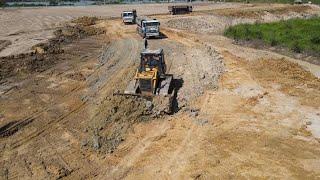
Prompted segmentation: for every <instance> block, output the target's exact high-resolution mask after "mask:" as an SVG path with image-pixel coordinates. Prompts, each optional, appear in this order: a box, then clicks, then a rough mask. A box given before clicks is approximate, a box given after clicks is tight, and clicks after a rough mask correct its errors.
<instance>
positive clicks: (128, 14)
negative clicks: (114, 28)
mask: <svg viewBox="0 0 320 180" xmlns="http://www.w3.org/2000/svg"><path fill="white" fill-rule="evenodd" d="M121 17H122V21H123V23H135V22H136V17H137V12H136V10H132V11H123V12H122V14H121Z"/></svg>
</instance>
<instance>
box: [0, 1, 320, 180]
mask: <svg viewBox="0 0 320 180" xmlns="http://www.w3.org/2000/svg"><path fill="white" fill-rule="evenodd" d="M254 8H257V7H254ZM262 8H265V6H264V7H262ZM258 9H259V8H258ZM202 13H205V12H202ZM207 13H208V14H207V16H212V13H211V12H207ZM194 15H197V14H191V15H190V16H194ZM202 15H203V14H202ZM157 17H158V18H159V19H160V20H161V21H168V20H170V18H173V19H176V18H177V17H172V16H166V15H159V16H157ZM179 17H181V18H188V17H189V15H183V16H178V18H179ZM163 25H164V26H163V27H162V32H163V33H164V34H165V35H166V36H167V38H164V39H154V40H150V41H149V43H150V48H159V47H161V48H164V51H165V56H166V61H167V64H168V65H169V72H170V73H172V74H174V75H175V77H176V78H177V79H180V80H182V81H181V82H183V83H181V84H180V85H181V88H180V89H179V91H178V94H177V99H178V105H179V107H181V110H180V111H178V112H177V113H175V114H173V115H167V116H164V117H160V118H152V117H149V116H146V117H144V118H142V120H141V117H139V114H137V113H139V112H140V110H141V107H142V106H144V105H143V104H141V103H140V104H139V103H137V102H138V100H136V99H130V98H120V97H114V96H112V93H113V92H115V91H116V90H121V91H122V90H124V88H125V87H126V85H127V84H128V82H129V81H130V80H131V79H132V77H133V75H134V72H135V68H136V66H137V65H138V62H139V51H140V50H141V48H142V41H141V37H139V36H138V35H137V34H136V32H135V26H134V25H131V26H130V25H129V26H125V25H123V24H122V23H121V20H119V19H113V20H101V21H99V23H98V24H97V26H98V27H101V28H104V29H105V30H106V34H104V35H99V36H95V37H89V38H86V39H82V40H78V41H75V42H73V43H71V44H69V45H67V46H65V47H64V50H65V51H64V53H63V54H62V56H61V57H60V59H59V61H57V64H55V65H54V66H53V67H50V68H48V69H47V70H45V71H43V72H34V73H30V74H18V75H17V76H15V77H10V78H7V79H5V80H4V82H5V83H2V84H1V86H4V85H6V86H10V85H11V86H12V87H13V88H11V89H10V90H9V91H6V92H1V93H2V94H1V97H0V98H1V99H0V100H1V103H0V110H1V111H0V127H1V128H0V133H1V136H0V145H1V146H0V150H1V151H0V168H1V169H0V170H1V172H0V175H1V177H2V178H3V179H6V178H7V179H56V178H65V179H151V178H155V179H215V178H217V179H257V178H261V179H319V178H320V147H319V141H320V140H319V138H320V132H319V126H320V114H319V112H320V104H319V102H320V100H319V99H320V81H319V79H318V78H316V77H315V76H314V75H312V74H311V73H310V72H308V71H305V70H304V69H303V68H301V67H300V66H299V65H296V64H292V61H294V62H300V61H299V60H298V59H293V58H289V57H286V56H283V55H280V54H277V53H274V52H270V51H267V50H257V49H253V48H248V47H241V46H238V45H235V44H232V40H230V39H227V38H225V37H223V36H221V35H219V34H218V33H213V34H211V36H207V34H206V33H201V32H195V31H192V29H189V30H181V29H176V28H172V27H168V26H167V24H163ZM306 67H310V66H306ZM312 67H314V68H315V69H314V71H312V72H313V73H314V74H316V73H317V72H318V71H317V69H318V68H319V66H312ZM140 106H141V107H140ZM195 112H196V113H195ZM123 122H125V123H123ZM128 126H129V127H128ZM92 127H94V128H93V129H94V130H96V131H97V132H95V135H94V136H93V137H92V132H91V128H92ZM124 130H126V131H124ZM110 132H114V133H117V132H119V133H120V135H119V134H118V135H119V136H115V137H119V138H120V139H119V140H120V141H121V143H120V144H119V146H118V147H115V148H113V147H112V148H111V149H110V148H108V147H109V146H114V145H115V143H114V140H117V139H114V138H113V137H114V134H112V133H111V134H110ZM121 133H122V134H121ZM116 135H117V134H116ZM96 136H98V137H101V138H106V139H103V141H101V143H104V142H105V143H106V144H101V147H100V148H92V147H91V145H90V143H89V144H88V145H87V144H86V142H87V141H86V140H89V141H90V142H91V141H92V139H95V137H96Z"/></svg>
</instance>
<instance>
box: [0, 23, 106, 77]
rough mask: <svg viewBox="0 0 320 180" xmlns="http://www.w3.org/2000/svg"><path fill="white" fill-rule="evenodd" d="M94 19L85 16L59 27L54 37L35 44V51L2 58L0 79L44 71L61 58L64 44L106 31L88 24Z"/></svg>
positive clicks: (0, 59)
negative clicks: (74, 22)
mask: <svg viewBox="0 0 320 180" xmlns="http://www.w3.org/2000/svg"><path fill="white" fill-rule="evenodd" d="M94 19H95V18H85V17H83V18H80V20H78V19H76V20H75V21H76V22H78V24H75V25H73V26H71V25H67V26H65V27H62V28H59V29H58V30H56V31H55V32H54V35H55V37H54V38H52V39H50V40H49V41H48V42H47V43H41V44H38V45H36V46H34V47H33V50H34V52H31V53H26V54H18V55H15V56H8V57H2V58H0V69H1V70H0V80H2V79H4V78H7V77H10V76H14V75H18V74H26V73H30V72H42V71H44V70H46V69H48V68H50V67H51V66H52V65H53V64H55V63H56V62H57V61H58V60H59V54H61V53H63V52H64V50H63V46H64V45H66V44H68V43H71V42H73V41H75V40H78V39H83V38H86V37H88V36H94V35H98V34H102V33H104V32H105V31H104V30H102V29H100V28H95V27H94V26H91V25H88V26H87V24H92V21H94ZM88 21H90V23H89V22H88ZM94 22H95V21H94ZM83 24H86V25H83Z"/></svg>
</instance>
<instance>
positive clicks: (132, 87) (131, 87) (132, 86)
mask: <svg viewBox="0 0 320 180" xmlns="http://www.w3.org/2000/svg"><path fill="white" fill-rule="evenodd" d="M137 90H138V83H137V81H136V80H132V81H130V83H129V84H128V86H127V88H126V90H125V91H124V94H128V95H133V94H136V93H137Z"/></svg>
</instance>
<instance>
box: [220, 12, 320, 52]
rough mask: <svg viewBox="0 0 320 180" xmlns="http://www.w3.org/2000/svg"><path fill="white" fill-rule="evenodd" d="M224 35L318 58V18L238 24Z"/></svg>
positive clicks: (319, 45)
mask: <svg viewBox="0 0 320 180" xmlns="http://www.w3.org/2000/svg"><path fill="white" fill-rule="evenodd" d="M224 34H225V35H226V36H227V37H230V38H234V39H236V40H244V41H262V42H263V43H265V44H267V45H270V46H282V47H286V48H289V49H290V50H292V51H293V52H295V53H308V54H311V55H313V56H317V57H320V17H315V18H311V19H291V20H288V21H280V22H274V23H262V24H240V25H236V26H233V27H230V28H228V29H227V30H226V31H225V33H224Z"/></svg>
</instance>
